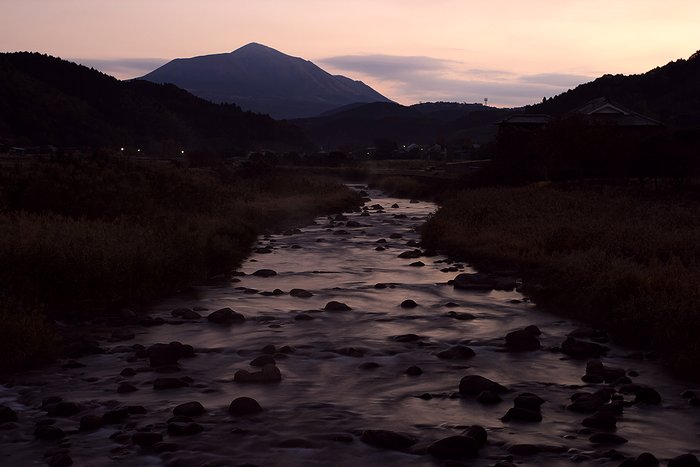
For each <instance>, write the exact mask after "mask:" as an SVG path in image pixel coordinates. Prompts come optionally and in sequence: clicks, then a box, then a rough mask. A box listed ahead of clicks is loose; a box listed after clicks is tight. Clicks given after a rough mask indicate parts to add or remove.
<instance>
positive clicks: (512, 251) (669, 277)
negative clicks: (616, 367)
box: [422, 185, 700, 377]
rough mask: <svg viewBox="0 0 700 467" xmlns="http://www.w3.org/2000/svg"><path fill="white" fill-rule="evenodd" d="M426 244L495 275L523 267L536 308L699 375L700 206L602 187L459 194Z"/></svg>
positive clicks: (426, 235) (426, 234)
mask: <svg viewBox="0 0 700 467" xmlns="http://www.w3.org/2000/svg"><path fill="white" fill-rule="evenodd" d="M422 233H423V240H424V242H425V243H426V244H427V245H431V246H433V247H438V248H442V249H446V250H448V251H450V252H452V253H453V254H455V255H458V256H462V257H464V258H466V259H469V260H471V261H473V262H475V263H476V264H477V265H479V264H481V265H483V266H484V267H486V268H488V266H489V264H493V262H500V263H502V262H508V263H517V264H518V265H520V266H521V267H522V268H523V270H524V274H525V279H526V290H527V293H529V294H530V295H531V296H532V297H533V298H534V299H535V300H536V301H537V302H538V303H541V304H543V305H545V306H547V307H549V308H550V309H553V310H554V311H558V312H560V313H563V314H567V315H570V316H573V317H576V318H579V319H582V320H584V321H588V322H591V323H593V324H596V325H601V326H604V327H606V328H608V329H610V330H611V331H612V332H613V333H614V334H615V335H616V336H617V337H618V338H619V339H621V340H623V341H626V342H630V343H634V344H636V345H643V346H647V347H649V348H653V349H659V350H662V351H664V352H666V353H668V354H669V355H670V357H671V363H672V365H673V366H674V368H675V369H677V370H679V371H681V372H683V373H684V374H685V375H686V376H693V377H700V364H699V363H698V360H697V355H698V352H699V351H700V344H699V343H698V339H697V335H698V334H699V333H700V286H699V285H698V284H700V242H698V239H700V203H699V202H698V201H694V200H691V199H689V198H688V197H687V196H686V197H683V198H680V197H675V196H672V195H666V196H663V197H661V196H653V197H652V196H648V195H641V196H640V195H633V194H631V193H628V192H624V191H622V190H620V189H611V188H608V189H602V188H595V187H580V186H579V187H574V188H572V187H568V188H566V187H559V188H556V187H552V186H549V185H533V186H528V187H522V188H486V189H476V190H468V191H461V192H458V193H455V194H454V195H453V196H452V197H451V199H450V200H448V201H446V202H445V203H444V204H443V206H442V207H441V208H440V209H439V210H438V212H437V213H436V214H435V215H434V216H433V217H432V218H431V219H430V220H429V222H428V223H427V224H426V225H425V226H424V228H423V232H422Z"/></svg>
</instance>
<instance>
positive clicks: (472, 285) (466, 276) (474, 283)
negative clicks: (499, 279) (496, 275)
mask: <svg viewBox="0 0 700 467" xmlns="http://www.w3.org/2000/svg"><path fill="white" fill-rule="evenodd" d="M452 285H453V286H454V288H455V289H460V290H476V291H488V290H493V289H494V288H495V287H496V281H495V280H494V279H493V278H491V276H489V275H487V274H483V273H479V272H476V273H462V274H459V275H458V276H457V277H455V278H454V279H453V281H452Z"/></svg>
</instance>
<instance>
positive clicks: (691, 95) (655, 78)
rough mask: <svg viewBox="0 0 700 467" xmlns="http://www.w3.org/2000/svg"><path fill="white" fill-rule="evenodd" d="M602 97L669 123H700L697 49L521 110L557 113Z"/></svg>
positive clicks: (579, 87) (699, 74)
mask: <svg viewBox="0 0 700 467" xmlns="http://www.w3.org/2000/svg"><path fill="white" fill-rule="evenodd" d="M601 97H607V98H609V99H612V100H614V101H616V102H619V103H620V104H622V105H624V106H627V107H629V108H630V109H632V110H634V111H636V112H639V113H642V114H644V115H647V116H649V117H652V118H654V119H657V120H660V121H661V122H662V123H664V124H666V125H669V126H672V127H694V126H699V125H700V52H696V53H694V54H693V55H692V56H690V58H688V59H687V60H685V59H679V60H675V61H673V62H669V63H668V64H666V65H664V66H661V67H656V68H654V69H653V70H650V71H647V72H646V73H642V74H639V75H629V76H625V75H604V76H601V77H600V78H598V79H596V80H594V81H591V82H589V83H585V84H582V85H580V86H577V87H576V88H575V89H572V90H569V91H567V92H565V93H562V94H560V95H558V96H555V97H553V98H551V99H547V100H546V101H545V102H543V103H541V104H537V105H532V106H528V107H524V108H523V109H522V110H523V111H524V112H527V113H544V114H549V115H555V116H557V115H563V114H565V113H567V112H570V111H572V110H574V109H576V108H578V107H581V106H582V105H584V104H586V103H587V102H589V101H591V100H593V99H597V98H601Z"/></svg>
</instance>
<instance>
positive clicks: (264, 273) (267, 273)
mask: <svg viewBox="0 0 700 467" xmlns="http://www.w3.org/2000/svg"><path fill="white" fill-rule="evenodd" d="M253 275H254V276H257V277H272V276H276V275H277V271H275V270H273V269H258V270H257V271H255V272H254V273H253Z"/></svg>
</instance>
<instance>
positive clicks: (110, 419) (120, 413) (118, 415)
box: [102, 407, 129, 425]
mask: <svg viewBox="0 0 700 467" xmlns="http://www.w3.org/2000/svg"><path fill="white" fill-rule="evenodd" d="M128 416H129V408H128V407H119V408H117V409H113V410H108V411H107V412H105V414H104V415H103V416H102V423H104V424H106V425H112V424H117V423H121V422H123V421H124V420H125V419H126V418H127V417H128Z"/></svg>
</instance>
